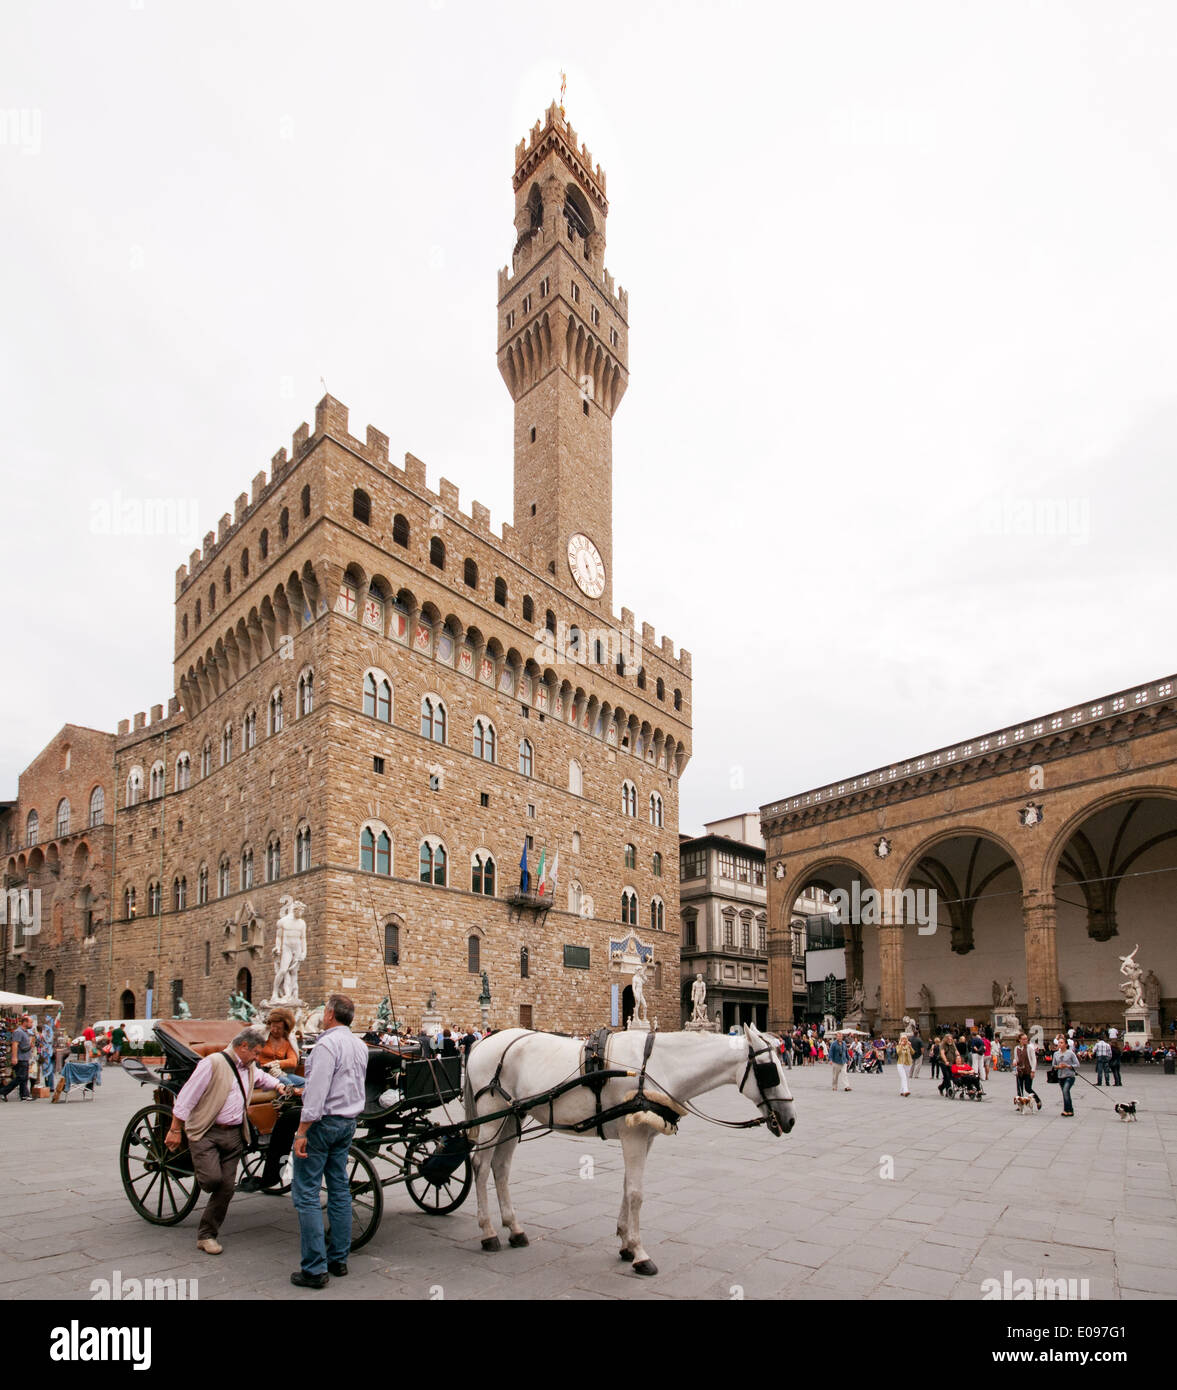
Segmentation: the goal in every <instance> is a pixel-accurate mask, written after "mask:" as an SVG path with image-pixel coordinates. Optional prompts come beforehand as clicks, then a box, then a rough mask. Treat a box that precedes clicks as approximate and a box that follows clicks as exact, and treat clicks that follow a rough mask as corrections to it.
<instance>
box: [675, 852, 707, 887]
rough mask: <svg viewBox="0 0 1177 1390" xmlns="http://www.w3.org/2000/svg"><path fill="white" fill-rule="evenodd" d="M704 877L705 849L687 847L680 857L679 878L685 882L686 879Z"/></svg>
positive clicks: (705, 867)
mask: <svg viewBox="0 0 1177 1390" xmlns="http://www.w3.org/2000/svg"><path fill="white" fill-rule="evenodd" d="M706 877H707V851H706V850H705V849H688V850H687V851H686V852H685V853H684V854H683V857H682V868H681V870H680V872H679V878H680V879H682V881H683V882H684V883H685V882H687V880H688V879H692V878H706Z"/></svg>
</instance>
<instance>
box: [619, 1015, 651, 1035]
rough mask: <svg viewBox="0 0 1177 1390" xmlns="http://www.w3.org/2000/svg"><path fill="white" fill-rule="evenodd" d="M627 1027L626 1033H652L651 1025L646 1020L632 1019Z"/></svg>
mask: <svg viewBox="0 0 1177 1390" xmlns="http://www.w3.org/2000/svg"><path fill="white" fill-rule="evenodd" d="M625 1027H626V1031H627V1032H630V1033H648V1032H649V1031H650V1024H649V1022H648V1021H647V1020H646V1019H644V1018H643V1019H640V1020H639V1019H636V1018H631V1019H630V1020H629V1022H628V1023H627V1024H626V1025H625Z"/></svg>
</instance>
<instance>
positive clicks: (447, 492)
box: [438, 478, 462, 519]
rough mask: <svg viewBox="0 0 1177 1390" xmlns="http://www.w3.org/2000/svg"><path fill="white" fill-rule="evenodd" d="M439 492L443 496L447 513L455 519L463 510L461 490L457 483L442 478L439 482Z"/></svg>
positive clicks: (442, 501) (443, 503)
mask: <svg viewBox="0 0 1177 1390" xmlns="http://www.w3.org/2000/svg"><path fill="white" fill-rule="evenodd" d="M438 492H439V494H440V496H441V505H442V507H443V508H444V509H445V512H446V515H447V516H451V517H454V518H455V519H456V518H457V516H458V515H459V513H460V512H461V510H462V508H461V503H460V502H459V500H458V499H459V491H458V488H457V485H456V484H454V483H451V482H450V480H449V479H448V478H442V479H441V480H440V482H439V483H438Z"/></svg>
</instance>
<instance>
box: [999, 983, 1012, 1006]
mask: <svg viewBox="0 0 1177 1390" xmlns="http://www.w3.org/2000/svg"><path fill="white" fill-rule="evenodd" d="M1014 1002H1015V1001H1014V982H1013V980H1012V978H1011V979H1010V981H1009V983H1008V984H1007V985H1006V987H1005V988H1004V989H1003V990H1002V991H1001V998H1000V999H998V1001H997V1005H998V1008H1002V1009H1012V1008H1013V1007H1014Z"/></svg>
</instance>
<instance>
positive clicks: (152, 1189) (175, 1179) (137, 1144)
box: [119, 1105, 200, 1226]
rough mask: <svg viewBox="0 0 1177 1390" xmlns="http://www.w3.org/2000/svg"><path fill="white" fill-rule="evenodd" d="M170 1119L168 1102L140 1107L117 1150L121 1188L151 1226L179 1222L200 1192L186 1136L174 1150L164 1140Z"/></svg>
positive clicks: (190, 1208)
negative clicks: (121, 1178) (166, 1103)
mask: <svg viewBox="0 0 1177 1390" xmlns="http://www.w3.org/2000/svg"><path fill="white" fill-rule="evenodd" d="M171 1123H172V1112H171V1108H170V1107H169V1106H164V1105H149V1106H148V1107H147V1108H146V1109H145V1110H140V1111H139V1113H138V1114H137V1115H135V1116H134V1117H133V1118H132V1120H131V1122H130V1124H128V1125H127V1128H126V1130H125V1131H124V1132H123V1142H122V1147H121V1149H120V1152H119V1170H120V1172H121V1173H122V1176H123V1188H124V1189H125V1191H126V1194H127V1196H128V1197H129V1198H130V1201H131V1205H132V1206H133V1207H134V1208H135V1210H136V1211H137V1212H138V1213H139V1215H140V1216H141V1217H142V1218H143V1220H144V1221H150V1222H151V1224H152V1225H153V1226H178V1225H179V1224H180V1222H181V1221H183V1220H184V1218H185V1217H186V1216H187V1215H188V1213H189V1212H190V1211H191V1210H192V1208H193V1207H194V1206H195V1205H196V1200H197V1198H198V1197H199V1196H200V1188H199V1187H198V1186H197V1183H196V1174H195V1173H194V1172H193V1171H192V1155H191V1154H190V1153H189V1152H188V1139H187V1136H185V1138H184V1141H183V1142H182V1143H181V1145H180V1147H179V1148H178V1149H176V1150H175V1152H173V1151H172V1150H171V1149H169V1148H168V1147H167V1146H166V1145H165V1144H164V1135H165V1134H166V1133H167V1132H168V1129H169V1127H170V1126H171Z"/></svg>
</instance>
